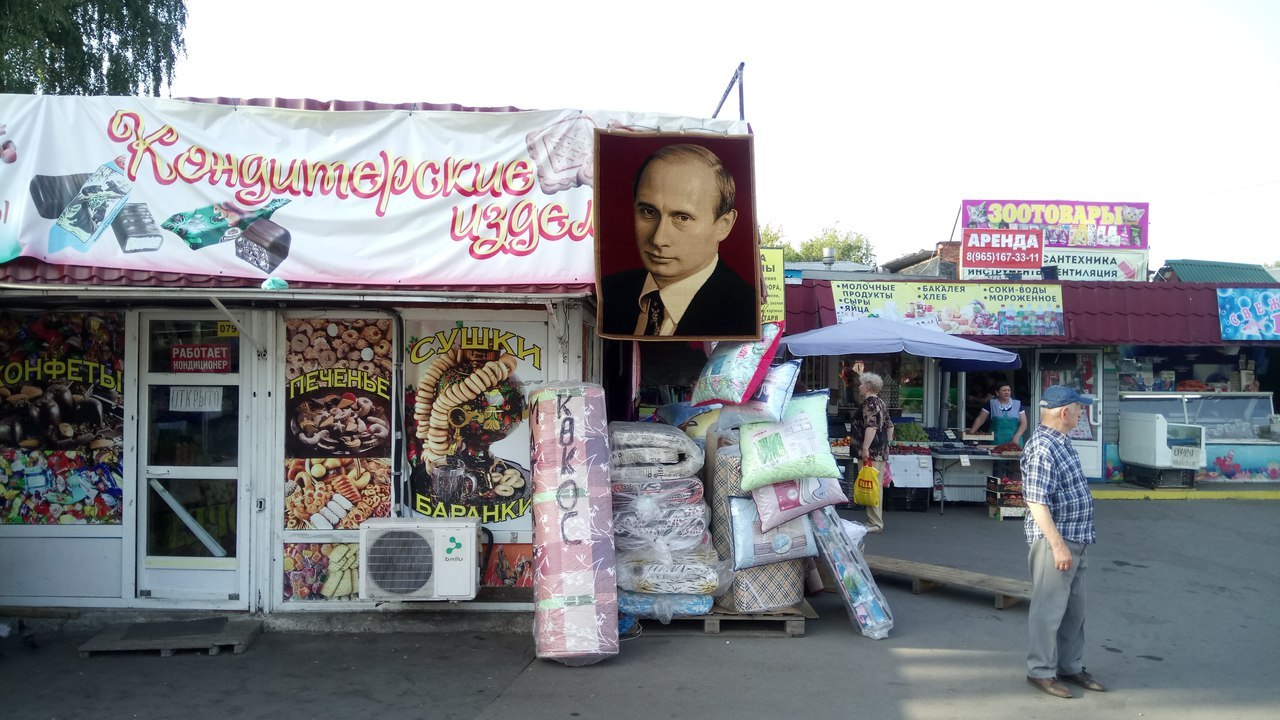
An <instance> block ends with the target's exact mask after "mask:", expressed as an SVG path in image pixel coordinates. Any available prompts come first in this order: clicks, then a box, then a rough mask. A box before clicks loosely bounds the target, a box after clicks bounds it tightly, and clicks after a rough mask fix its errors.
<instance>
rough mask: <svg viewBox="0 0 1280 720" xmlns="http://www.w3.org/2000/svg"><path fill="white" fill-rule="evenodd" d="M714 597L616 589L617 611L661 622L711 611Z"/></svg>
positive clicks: (665, 622) (664, 622)
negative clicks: (657, 593)
mask: <svg viewBox="0 0 1280 720" xmlns="http://www.w3.org/2000/svg"><path fill="white" fill-rule="evenodd" d="M714 603H715V599H714V598H713V597H712V596H710V595H654V594H651V593H637V592H631V591H630V590H619V591H618V611H619V612H623V613H626V614H627V615H634V616H635V617H638V618H641V619H650V620H659V621H661V622H662V624H664V625H665V624H667V623H669V622H671V618H676V617H697V616H698V615H706V614H707V613H709V612H711V606H712V605H713V604H714Z"/></svg>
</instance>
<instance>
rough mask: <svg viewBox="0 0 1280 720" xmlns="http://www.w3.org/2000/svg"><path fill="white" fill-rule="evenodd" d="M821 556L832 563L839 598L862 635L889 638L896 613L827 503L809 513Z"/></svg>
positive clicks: (878, 638) (879, 638)
mask: <svg viewBox="0 0 1280 720" xmlns="http://www.w3.org/2000/svg"><path fill="white" fill-rule="evenodd" d="M809 519H810V520H811V521H813V532H814V535H815V536H816V537H817V540H818V549H819V550H820V551H821V556H822V558H823V559H825V560H826V561H827V563H828V564H829V565H830V568H831V573H832V575H834V576H835V578H836V580H837V581H838V582H837V584H838V585H839V587H840V598H841V599H842V600H844V604H845V610H847V611H848V613H849V620H850V621H852V622H853V624H854V626H855V627H857V628H858V630H859V632H861V633H862V634H863V635H865V636H867V637H869V638H872V639H873V640H883V639H884V638H887V637H889V631H890V630H892V629H893V613H891V612H889V603H887V602H885V599H884V594H883V593H881V592H880V586H879V585H876V581H875V578H873V577H872V576H871V568H870V567H868V566H867V561H866V559H864V558H863V557H862V553H861V552H859V551H858V546H857V545H856V544H855V543H854V542H853V541H851V540H850V539H849V537H848V536H847V535H846V534H845V532H844V526H843V524H842V523H841V521H840V516H839V515H837V514H836V511H835V509H834V508H832V507H830V506H827V507H824V508H822V509H821V510H814V511H813V512H811V513H809Z"/></svg>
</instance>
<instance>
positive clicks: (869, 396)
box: [850, 373, 893, 533]
mask: <svg viewBox="0 0 1280 720" xmlns="http://www.w3.org/2000/svg"><path fill="white" fill-rule="evenodd" d="M858 380H859V381H860V382H859V385H858V393H859V394H860V395H861V396H862V405H861V407H859V408H858V409H857V410H854V411H853V416H852V417H851V418H850V420H851V422H850V432H851V435H850V437H852V439H853V443H852V444H853V447H855V448H857V451H858V471H859V472H861V471H862V468H863V467H865V466H867V465H870V466H871V467H873V468H875V469H876V471H877V472H878V473H879V475H880V477H881V478H884V479H887V478H888V475H887V474H886V470H885V464H886V461H887V460H888V458H889V443H891V442H893V421H892V420H890V419H889V408H888V406H886V405H885V404H884V400H881V399H880V391H881V390H883V389H884V380H883V379H882V378H881V377H880V376H879V375H877V374H876V373H862V375H861V376H860V377H859V378H858ZM879 495H880V496H879V497H878V498H876V499H877V500H878V501H879V502H877V503H876V504H875V505H868V506H867V532H868V533H879V532H883V531H884V490H883V488H881V491H880V493H879Z"/></svg>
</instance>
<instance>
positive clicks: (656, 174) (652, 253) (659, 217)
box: [635, 158, 738, 288]
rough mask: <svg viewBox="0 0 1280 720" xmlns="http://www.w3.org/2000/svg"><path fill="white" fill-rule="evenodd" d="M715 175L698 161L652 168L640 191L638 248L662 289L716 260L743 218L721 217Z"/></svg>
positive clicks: (665, 163)
mask: <svg viewBox="0 0 1280 720" xmlns="http://www.w3.org/2000/svg"><path fill="white" fill-rule="evenodd" d="M719 203H720V196H719V192H718V190H717V189H716V176H715V173H714V172H713V171H712V170H711V168H710V167H708V166H707V165H706V164H705V163H703V162H701V161H699V160H697V159H694V158H671V159H659V160H654V161H653V162H651V163H649V165H648V167H646V168H645V170H644V175H643V176H641V178H640V182H639V183H638V184H637V186H636V198H635V221H636V244H637V245H638V246H639V249H640V258H641V260H642V261H643V262H644V267H645V269H646V270H648V271H649V273H650V274H651V275H653V279H654V281H655V282H656V283H657V285H658V287H660V288H661V287H666V286H667V285H670V284H671V283H674V282H678V281H680V280H683V279H685V278H687V277H689V276H690V275H693V274H694V273H696V272H698V271H699V270H702V269H703V268H705V267H706V266H707V264H708V263H710V262H711V261H712V259H713V258H715V257H716V253H717V251H718V250H719V247H720V241H721V240H724V239H725V238H726V237H727V236H728V235H729V231H730V230H732V229H733V223H734V221H735V220H736V219H737V217H738V213H737V211H736V210H730V211H729V212H727V213H725V214H724V215H721V216H719V217H716V209H717V207H718V205H719Z"/></svg>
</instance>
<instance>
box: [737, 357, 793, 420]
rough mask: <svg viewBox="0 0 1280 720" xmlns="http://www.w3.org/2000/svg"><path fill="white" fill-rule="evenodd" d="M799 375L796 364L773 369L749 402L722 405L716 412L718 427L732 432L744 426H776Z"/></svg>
mask: <svg viewBox="0 0 1280 720" xmlns="http://www.w3.org/2000/svg"><path fill="white" fill-rule="evenodd" d="M799 375H800V361H799V360H788V361H787V362H784V363H782V364H781V365H774V366H773V367H771V368H769V371H768V372H767V373H766V374H765V377H764V382H762V383H760V387H758V388H756V391H755V394H753V395H752V396H751V399H749V400H747V401H746V402H744V403H742V404H740V405H726V406H725V407H724V409H722V410H721V411H720V420H719V422H720V427H721V428H726V429H727V428H736V427H738V426H740V425H745V424H746V423H757V422H777V421H779V420H781V419H782V415H783V413H784V412H785V411H786V409H787V403H788V402H790V401H791V393H792V391H794V390H795V388H796V378H797V377H798V376H799Z"/></svg>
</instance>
